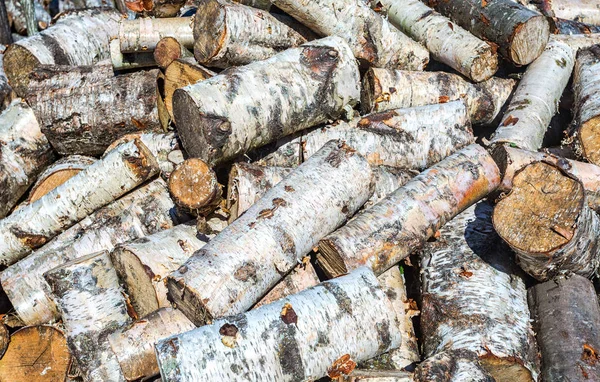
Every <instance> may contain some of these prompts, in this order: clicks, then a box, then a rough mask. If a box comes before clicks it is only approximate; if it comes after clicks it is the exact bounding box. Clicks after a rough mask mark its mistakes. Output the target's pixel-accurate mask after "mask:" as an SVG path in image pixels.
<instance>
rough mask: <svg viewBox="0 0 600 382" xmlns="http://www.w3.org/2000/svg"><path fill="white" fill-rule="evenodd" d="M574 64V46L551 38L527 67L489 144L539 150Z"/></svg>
mask: <svg viewBox="0 0 600 382" xmlns="http://www.w3.org/2000/svg"><path fill="white" fill-rule="evenodd" d="M574 64H575V54H574V52H573V50H572V49H571V47H569V46H568V45H567V44H565V43H562V42H560V41H554V40H552V39H551V40H550V42H549V43H548V45H547V46H546V49H545V50H544V52H543V53H542V55H541V56H539V57H538V58H537V59H536V60H535V61H534V62H533V63H532V64H531V65H529V66H528V67H527V71H526V72H525V74H524V75H523V78H522V79H521V81H520V82H519V85H518V86H517V90H516V91H515V94H514V95H513V97H512V99H511V101H510V104H509V105H508V109H507V110H506V112H505V113H504V116H503V117H502V122H501V123H500V126H499V127H498V129H497V130H496V132H495V133H494V136H493V137H492V139H491V141H490V144H491V145H497V144H500V143H507V144H510V145H513V146H516V147H519V148H521V149H526V150H530V151H538V150H539V149H540V148H541V147H542V142H543V140H544V135H545V133H546V130H547V129H548V126H549V125H550V120H551V119H552V117H553V116H554V114H556V112H557V111H558V103H559V101H560V97H561V96H562V94H563V91H564V90H565V87H566V86H567V83H568V82H569V78H570V77H571V72H572V71H573V65H574Z"/></svg>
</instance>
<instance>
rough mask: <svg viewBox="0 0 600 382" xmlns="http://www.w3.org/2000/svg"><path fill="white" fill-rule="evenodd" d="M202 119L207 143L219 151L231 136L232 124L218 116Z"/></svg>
mask: <svg viewBox="0 0 600 382" xmlns="http://www.w3.org/2000/svg"><path fill="white" fill-rule="evenodd" d="M201 118H202V128H203V131H204V136H205V139H206V141H207V142H210V145H211V146H212V147H214V148H216V149H217V150H218V149H221V148H222V147H223V146H225V144H226V143H227V141H228V140H229V136H230V135H231V123H229V121H228V120H227V119H226V118H223V117H219V116H216V115H202V116H201Z"/></svg>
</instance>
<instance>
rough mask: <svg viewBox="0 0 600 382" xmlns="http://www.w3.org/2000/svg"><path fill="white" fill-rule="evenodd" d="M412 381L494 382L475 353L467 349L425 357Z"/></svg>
mask: <svg viewBox="0 0 600 382" xmlns="http://www.w3.org/2000/svg"><path fill="white" fill-rule="evenodd" d="M413 381H414V382H431V381H435V382H496V380H495V379H494V378H493V377H492V376H491V375H490V373H488V372H487V371H486V370H485V369H484V368H483V366H482V365H481V362H480V361H479V359H478V357H477V354H476V353H475V352H472V351H469V350H453V351H443V352H439V353H436V354H435V355H433V356H431V357H429V358H427V359H425V360H424V361H423V362H421V364H419V366H418V367H417V369H416V370H415V374H414V377H413Z"/></svg>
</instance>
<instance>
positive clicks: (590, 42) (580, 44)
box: [552, 33, 600, 51]
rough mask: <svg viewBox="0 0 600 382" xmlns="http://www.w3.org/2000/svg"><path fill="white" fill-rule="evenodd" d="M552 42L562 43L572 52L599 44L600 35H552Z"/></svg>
mask: <svg viewBox="0 0 600 382" xmlns="http://www.w3.org/2000/svg"><path fill="white" fill-rule="evenodd" d="M552 39H553V40H556V41H561V42H564V43H565V44H567V45H569V46H570V47H571V48H572V49H573V50H574V51H579V50H581V49H586V48H591V47H592V46H594V45H598V44H600V33H592V34H580V35H554V36H552Z"/></svg>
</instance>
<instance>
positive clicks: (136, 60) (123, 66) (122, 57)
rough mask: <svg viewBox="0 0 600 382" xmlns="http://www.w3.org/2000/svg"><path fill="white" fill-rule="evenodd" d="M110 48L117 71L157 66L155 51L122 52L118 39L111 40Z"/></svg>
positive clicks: (113, 64)
mask: <svg viewBox="0 0 600 382" xmlns="http://www.w3.org/2000/svg"><path fill="white" fill-rule="evenodd" d="M109 50H110V63H111V64H112V67H113V69H114V70H115V71H124V70H131V69H141V68H153V67H155V66H157V63H156V60H155V59H154V53H153V52H150V51H148V52H134V53H122V52H121V50H120V49H119V40H118V39H114V40H111V41H110V43H109Z"/></svg>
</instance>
